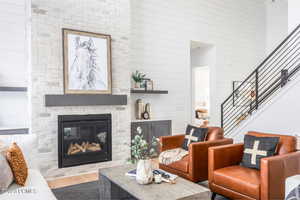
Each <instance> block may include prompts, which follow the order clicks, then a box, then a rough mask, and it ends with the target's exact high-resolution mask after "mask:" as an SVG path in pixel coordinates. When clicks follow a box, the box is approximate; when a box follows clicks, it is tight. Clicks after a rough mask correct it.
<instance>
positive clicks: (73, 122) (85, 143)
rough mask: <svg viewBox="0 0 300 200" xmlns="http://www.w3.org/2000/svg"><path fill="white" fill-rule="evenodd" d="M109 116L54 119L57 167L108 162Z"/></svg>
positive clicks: (59, 117)
mask: <svg viewBox="0 0 300 200" xmlns="http://www.w3.org/2000/svg"><path fill="white" fill-rule="evenodd" d="M111 148H112V147H111V114H99V115H59V116H58V167H59V168H63V167H71V166H77V165H83V164H89V163H96V162H104V161H110V160H111V159H112V158H111V157H112V155H111V152H112V149H111Z"/></svg>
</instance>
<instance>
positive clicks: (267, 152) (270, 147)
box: [241, 135, 279, 169]
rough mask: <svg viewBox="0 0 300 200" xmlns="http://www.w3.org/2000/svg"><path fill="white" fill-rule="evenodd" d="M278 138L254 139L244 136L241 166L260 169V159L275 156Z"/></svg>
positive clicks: (250, 136) (253, 137)
mask: <svg viewBox="0 0 300 200" xmlns="http://www.w3.org/2000/svg"><path fill="white" fill-rule="evenodd" d="M278 142H279V137H255V136H252V135H245V137H244V155H243V160H242V163H241V164H242V165H243V166H244V167H248V168H254V169H260V159H262V158H266V157H270V156H273V155H275V152H276V147H277V145H278Z"/></svg>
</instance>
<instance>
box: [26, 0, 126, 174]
mask: <svg viewBox="0 0 300 200" xmlns="http://www.w3.org/2000/svg"><path fill="white" fill-rule="evenodd" d="M129 27H130V17H129V2H128V1H124V0H109V1H105V0H102V1H100V0H89V1H86V0H76V1H74V0H63V1H58V0H48V1H45V0H33V1H32V74H31V75H32V77H31V81H32V83H31V89H32V97H31V101H32V133H34V134H37V135H38V136H39V153H40V158H41V160H40V161H41V162H40V163H41V164H42V173H43V174H44V175H45V176H46V177H47V178H51V177H57V176H65V175H73V174H78V173H84V172H87V171H89V172H90V171H93V170H95V171H96V170H97V169H98V168H99V167H107V166H112V165H115V164H119V163H123V162H124V160H125V159H127V158H128V157H129V146H128V144H129V142H130V117H129V116H130V108H129V106H92V107H91V106H85V107H63V108H62V107H54V108H49V107H45V105H44V95H45V94H63V58H62V28H71V29H77V30H83V31H90V32H95V33H104V34H110V35H111V36H112V77H113V93H114V94H129V88H130V78H129V77H130V68H129V65H128V60H129V48H128V46H129V38H128V37H129ZM98 113H111V114H112V143H113V146H112V149H113V152H112V155H113V156H112V157H113V161H112V162H105V163H98V164H91V165H83V166H79V167H72V168H65V169H59V170H58V169H57V167H58V163H57V115H66V114H98ZM126 143H127V144H126Z"/></svg>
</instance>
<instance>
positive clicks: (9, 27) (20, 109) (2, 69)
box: [0, 0, 31, 129]
mask: <svg viewBox="0 0 300 200" xmlns="http://www.w3.org/2000/svg"><path fill="white" fill-rule="evenodd" d="M0 5H1V6H0V27H1V31H0V44H1V45H0V60H1V64H0V86H22V87H27V81H28V70H29V68H28V66H29V65H28V64H29V57H30V56H29V54H30V53H29V51H28V49H29V46H28V44H29V42H30V41H29V40H30V29H29V26H28V25H29V22H30V7H31V4H30V1H29V0H18V1H11V0H0ZM0 95H1V98H0V110H1V111H0V129H1V127H12V128H16V127H28V124H29V113H28V98H27V94H26V93H8V92H0Z"/></svg>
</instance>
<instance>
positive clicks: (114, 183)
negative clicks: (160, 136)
mask: <svg viewBox="0 0 300 200" xmlns="http://www.w3.org/2000/svg"><path fill="white" fill-rule="evenodd" d="M134 168H135V166H134V165H125V166H121V167H113V168H106V169H100V170H99V183H100V186H99V193H100V199H101V200H102V199H103V200H104V199H105V200H109V199H114V200H115V199H128V200H129V199H130V200H131V199H140V200H176V199H178V200H179V199H180V200H191V199H193V200H196V199H197V200H207V199H210V198H209V197H210V190H209V189H207V188H205V187H204V186H201V185H198V184H195V183H193V182H190V181H188V180H185V179H183V178H180V177H178V178H177V179H176V184H169V183H161V184H154V183H153V184H149V185H140V184H138V183H137V182H136V181H135V178H133V177H128V176H125V174H126V173H127V172H128V171H130V170H132V169H134Z"/></svg>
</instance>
